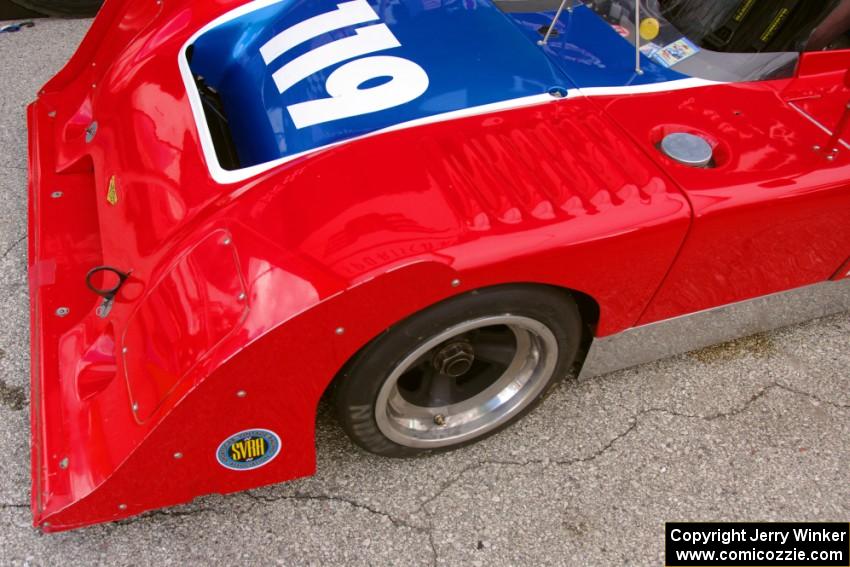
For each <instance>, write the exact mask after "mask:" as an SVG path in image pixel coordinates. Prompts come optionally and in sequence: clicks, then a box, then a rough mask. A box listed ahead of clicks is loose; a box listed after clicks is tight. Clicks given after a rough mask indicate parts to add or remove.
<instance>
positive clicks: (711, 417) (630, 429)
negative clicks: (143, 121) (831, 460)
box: [0, 382, 850, 567]
mask: <svg viewBox="0 0 850 567" xmlns="http://www.w3.org/2000/svg"><path fill="white" fill-rule="evenodd" d="M773 390H781V391H785V392H787V393H790V394H792V395H795V396H800V397H804V398H809V399H811V400H813V401H816V402H818V403H820V404H824V405H828V406H832V407H834V408H837V409H843V410H846V409H850V404H843V403H840V402H835V401H832V400H827V399H824V398H822V397H821V396H818V395H816V394H812V393H811V392H806V391H803V390H799V389H797V388H793V387H791V386H787V385H785V384H781V383H779V382H772V383H770V384H768V385H766V386H764V387H763V388H762V389H760V390H759V391H757V392H756V393H755V394H753V395H752V396H750V398H748V399H747V400H746V401H745V402H744V403H743V404H742V405H740V406H738V407H735V408H732V409H730V410H728V411H718V412H715V413H711V414H707V415H703V414H689V413H684V412H678V411H676V410H671V409H668V408H663V407H651V408H646V409H643V410H641V411H639V412H638V413H636V414H635V415H633V416H632V417H631V418H630V419H629V425H628V426H627V427H626V428H624V429H623V430H622V431H621V432H619V433H617V434H616V435H614V436H613V437H611V439H609V440H608V441H607V442H606V443H605V444H603V445H602V446H601V447H600V448H599V449H597V450H595V451H593V452H591V453H590V454H587V455H584V456H581V457H574V458H570V459H528V460H517V461H511V460H504V459H480V460H478V461H475V462H472V463H470V464H468V465H466V466H465V467H463V468H462V469H461V470H460V471H459V472H458V473H456V474H455V475H454V476H453V477H452V478H451V479H449V480H447V481H446V482H444V483H442V484H441V485H440V486H439V487H438V488H437V490H436V491H435V492H434V493H433V494H432V495H431V496H429V497H428V498H426V499H425V500H423V501H422V502H421V503H420V504H419V506H418V507H417V509H416V511H415V512H414V513H413V515H415V514H418V513H420V512H421V513H422V514H424V515H425V518H427V525H421V524H417V523H413V522H410V521H407V520H404V519H401V518H398V517H396V516H394V515H393V514H390V513H388V512H384V511H383V510H381V509H379V508H376V507H374V506H371V505H368V504H363V503H362V502H358V501H356V500H354V499H351V498H346V497H343V496H334V495H329V494H306V493H296V494H290V495H263V494H256V493H254V492H251V491H246V492H243V493H241V496H244V497H247V498H248V499H250V500H251V501H252V504H251V506H249V508H253V507H254V506H255V505H258V504H263V503H274V502H279V501H295V502H298V501H300V502H335V503H340V504H345V505H347V506H350V507H352V508H355V509H358V510H363V511H365V512H368V513H369V514H373V515H376V516H380V517H383V518H386V519H388V520H389V521H390V522H391V523H392V524H393V525H394V526H395V527H397V528H407V529H410V530H413V531H415V532H417V533H421V534H424V535H426V536H427V543H428V545H429V547H430V550H431V564H432V565H433V566H435V567H436V565H438V564H439V552H438V549H437V544H436V541H435V538H434V531H435V525H434V517H435V515H436V513H437V512H436V510H429V509H428V506H429V504H431V503H433V502H434V501H435V500H436V499H437V498H439V497H440V496H442V495H443V494H444V493H445V492H446V491H447V490H449V488H451V487H452V486H454V485H455V484H456V483H457V482H458V481H459V480H460V479H461V478H463V477H464V475H466V474H467V473H468V472H470V471H472V470H475V469H478V468H481V467H484V466H489V465H495V466H519V467H524V466H530V465H544V466H549V465H557V466H573V465H576V464H583V463H588V462H591V461H593V460H595V459H598V458H599V457H601V456H602V455H604V454H605V453H607V452H608V451H610V450H611V449H613V448H614V446H615V445H616V444H618V443H619V442H620V441H622V440H624V439H625V438H627V437H629V436H631V435H632V433H634V432H635V431H636V430H637V428H638V426H639V425H640V422H641V420H642V419H643V418H644V417H645V416H647V415H650V414H665V415H670V416H673V417H679V418H683V419H699V420H703V421H715V420H718V419H723V418H730V417H735V416H738V415H741V414H743V413H745V412H746V411H748V410H749V409H750V408H751V407H752V406H753V404H755V403H756V402H758V401H759V400H761V399H763V398H764V397H765V396H767V394H768V393H770V392H771V391H773ZM28 507H29V504H2V503H0V508H2V509H5V508H28ZM244 511H246V510H241V512H244ZM205 513H212V514H221V513H222V510H219V509H217V508H213V507H203V508H196V509H192V510H169V509H164V510H153V511H150V512H147V513H145V514H143V515H141V516H137V517H135V518H127V519H125V520H120V521H118V522H113V523H112V524H111V525H112V526H116V527H117V526H127V525H132V524H134V523H138V522H141V521H146V520H149V519H151V518H156V517H192V516H197V515H200V514H205Z"/></svg>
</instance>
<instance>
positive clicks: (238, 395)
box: [236, 390, 248, 398]
mask: <svg viewBox="0 0 850 567" xmlns="http://www.w3.org/2000/svg"><path fill="white" fill-rule="evenodd" d="M247 395H248V392H246V391H245V390H239V391H238V392H236V397H237V398H244V397H245V396H247Z"/></svg>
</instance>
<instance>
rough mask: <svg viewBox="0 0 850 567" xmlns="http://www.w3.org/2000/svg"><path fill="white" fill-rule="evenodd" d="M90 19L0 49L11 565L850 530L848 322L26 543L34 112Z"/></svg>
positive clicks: (11, 38) (295, 559)
mask: <svg viewBox="0 0 850 567" xmlns="http://www.w3.org/2000/svg"><path fill="white" fill-rule="evenodd" d="M86 26H87V22H85V21H76V22H74V21H40V22H38V24H37V26H36V28H35V29H32V30H26V31H23V32H20V33H19V34H16V35H11V34H9V35H0V78H1V79H0V191H2V193H0V194H2V196H3V198H2V199H0V287H2V291H3V292H4V293H3V294H2V297H0V321H2V324H3V333H2V337H0V455H2V458H0V503H2V504H0V564H3V565H9V564H13V565H53V564H62V565H88V564H106V565H146V564H156V565H202V564H211V565H213V564H243V563H244V564H279V565H332V564H340V565H343V564H344V565H464V566H468V565H473V566H474V565H488V566H489V565H600V566H611V565H661V564H662V553H663V534H664V522H665V521H668V520H670V521H673V520H834V521H847V520H850V444H848V439H850V373H848V368H850V346H848V337H850V314H845V315H840V316H835V317H831V318H827V319H822V320H819V321H814V322H811V323H807V324H804V325H801V326H797V327H794V328H789V329H785V330H782V331H779V332H775V333H772V334H769V335H762V336H758V337H754V338H749V339H744V340H740V341H737V342H734V343H729V344H726V345H722V346H719V347H713V348H709V349H706V350H702V351H699V352H696V353H691V354H688V355H684V356H680V357H678V358H675V359H670V360H666V361H662V362H659V363H655V364H650V365H645V366H642V367H639V368H636V369H632V370H626V371H621V372H618V373H615V374H609V375H607V376H603V377H600V378H595V379H590V380H586V381H579V382H575V381H574V382H570V383H567V384H565V385H564V386H562V387H561V388H559V389H558V390H557V391H556V392H555V393H554V394H553V395H552V396H551V397H550V398H549V399H548V400H547V401H546V402H545V403H544V404H543V405H542V406H541V407H540V408H539V409H538V410H537V411H535V412H534V413H533V414H532V415H530V416H529V417H528V418H526V419H525V420H524V421H523V422H521V423H519V424H518V425H517V426H515V427H513V428H512V429H511V430H509V431H507V432H504V433H502V434H500V435H497V436H495V437H493V438H490V439H489V440H487V441H485V442H483V443H481V444H478V445H476V446H473V447H470V448H467V449H463V450H460V451H457V452H454V453H451V454H447V455H442V456H438V457H432V458H427V459H417V460H412V461H397V460H385V459H380V458H376V457H373V456H370V455H367V454H364V453H363V452H361V451H358V450H356V449H355V448H353V447H352V446H351V444H350V443H349V442H348V441H347V440H346V438H345V437H344V435H343V434H342V433H341V431H340V430H339V429H338V428H337V426H336V424H335V423H334V421H333V419H332V418H331V416H330V415H329V413H328V411H327V408H323V409H322V415H321V416H320V418H319V421H318V429H319V435H318V447H319V472H318V474H317V475H316V476H315V477H314V478H311V479H306V480H301V481H297V482H291V483H287V484H282V485H278V486H274V487H271V488H266V489H261V490H255V491H252V492H249V493H243V494H239V495H233V496H228V497H207V498H202V499H199V500H198V501H196V502H195V503H193V504H191V505H187V506H184V507H180V508H175V509H169V510H163V511H159V512H154V513H150V514H148V515H146V516H143V517H141V518H137V519H132V520H129V521H125V522H122V523H119V524H111V525H102V526H96V527H92V528H88V529H83V530H80V531H76V532H71V533H63V534H58V535H41V534H40V533H38V532H36V531H33V530H32V529H31V528H30V527H29V522H30V512H29V508H28V502H29V449H28V438H29V420H28V409H29V404H28V335H27V332H28V331H27V328H28V322H27V293H26V288H25V282H26V269H25V267H26V245H25V243H24V238H25V234H26V202H25V200H26V171H25V166H26V136H25V123H24V107H25V104H26V103H27V101H29V100H30V99H31V98H33V96H34V93H35V92H36V91H37V89H38V87H39V86H40V85H41V84H42V83H43V82H44V81H45V80H46V79H47V78H48V77H49V76H50V75H51V74H52V73H54V72H55V71H56V70H57V69H58V68H59V66H60V65H61V64H62V63H63V61H64V60H65V59H66V58H67V57H68V56H69V55H70V54H71V52H72V51H73V49H74V46H75V45H76V44H77V42H78V41H79V39H80V38H81V36H82V34H83V32H84V30H85V28H86Z"/></svg>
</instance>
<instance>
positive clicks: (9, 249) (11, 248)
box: [0, 234, 27, 260]
mask: <svg viewBox="0 0 850 567" xmlns="http://www.w3.org/2000/svg"><path fill="white" fill-rule="evenodd" d="M26 239H27V235H26V234H25V235H23V236H21V237H20V238H18V239H17V240H16V241H14V242H13V243H12V244H10V245H9V247H8V248H6V251H5V252H3V254H2V255H0V260H5V259H6V256H8V255H9V254H11V253H12V250H14V249H15V248H17V247H18V245H20V243H21V242H23V241H24V240H26Z"/></svg>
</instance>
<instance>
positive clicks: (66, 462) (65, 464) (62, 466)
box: [59, 457, 70, 470]
mask: <svg viewBox="0 0 850 567" xmlns="http://www.w3.org/2000/svg"><path fill="white" fill-rule="evenodd" d="M69 464H70V460H69V459H68V457H65V458H64V459H62V460H61V461H59V468H60V469H63V470H64V469H67V468H68V465H69Z"/></svg>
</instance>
